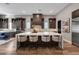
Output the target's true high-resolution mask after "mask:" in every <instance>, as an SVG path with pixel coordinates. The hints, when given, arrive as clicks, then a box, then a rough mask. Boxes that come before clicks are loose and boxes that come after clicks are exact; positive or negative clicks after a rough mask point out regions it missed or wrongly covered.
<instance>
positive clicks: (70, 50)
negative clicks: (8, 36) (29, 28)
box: [0, 39, 79, 55]
mask: <svg viewBox="0 0 79 59" xmlns="http://www.w3.org/2000/svg"><path fill="white" fill-rule="evenodd" d="M0 55H79V47H76V46H74V45H71V44H69V43H67V42H64V49H63V50H62V49H59V48H57V47H52V48H50V47H49V48H48V47H38V48H19V49H17V50H16V40H15V39H13V40H12V41H10V42H8V43H6V44H3V45H0Z"/></svg>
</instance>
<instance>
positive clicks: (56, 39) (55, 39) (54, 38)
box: [52, 35, 59, 45]
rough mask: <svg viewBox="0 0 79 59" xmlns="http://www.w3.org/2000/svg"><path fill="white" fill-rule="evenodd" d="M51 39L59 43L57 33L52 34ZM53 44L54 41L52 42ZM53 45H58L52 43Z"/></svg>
mask: <svg viewBox="0 0 79 59" xmlns="http://www.w3.org/2000/svg"><path fill="white" fill-rule="evenodd" d="M52 41H53V42H55V43H59V35H52ZM52 44H54V43H52ZM54 45H58V44H54Z"/></svg>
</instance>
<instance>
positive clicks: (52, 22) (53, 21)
mask: <svg viewBox="0 0 79 59" xmlns="http://www.w3.org/2000/svg"><path fill="white" fill-rule="evenodd" d="M49 28H54V29H55V28H56V18H49Z"/></svg>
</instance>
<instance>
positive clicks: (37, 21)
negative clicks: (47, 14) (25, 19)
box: [31, 13, 44, 28]
mask: <svg viewBox="0 0 79 59" xmlns="http://www.w3.org/2000/svg"><path fill="white" fill-rule="evenodd" d="M34 26H41V28H43V27H44V18H43V15H42V14H40V13H38V14H33V18H31V28H33V27H34Z"/></svg>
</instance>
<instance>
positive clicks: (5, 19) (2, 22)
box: [0, 18, 8, 28]
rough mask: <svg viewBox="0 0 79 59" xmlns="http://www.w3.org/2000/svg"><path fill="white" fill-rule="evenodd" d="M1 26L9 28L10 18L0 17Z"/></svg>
mask: <svg viewBox="0 0 79 59" xmlns="http://www.w3.org/2000/svg"><path fill="white" fill-rule="evenodd" d="M0 28H8V18H0Z"/></svg>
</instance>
